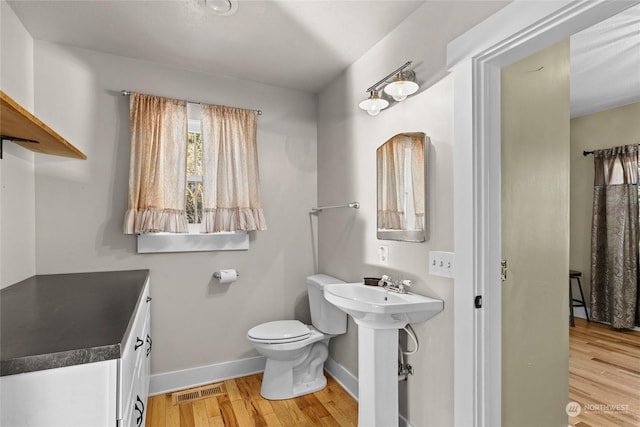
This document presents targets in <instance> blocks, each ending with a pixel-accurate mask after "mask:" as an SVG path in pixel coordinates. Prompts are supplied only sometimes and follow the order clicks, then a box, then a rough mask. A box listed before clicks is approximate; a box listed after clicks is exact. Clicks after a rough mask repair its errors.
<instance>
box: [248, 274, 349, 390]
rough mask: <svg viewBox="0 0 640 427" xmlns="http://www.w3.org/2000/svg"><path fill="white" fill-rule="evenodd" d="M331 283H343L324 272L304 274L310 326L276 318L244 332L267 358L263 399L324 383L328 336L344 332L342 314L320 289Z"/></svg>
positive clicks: (320, 386) (345, 328) (344, 321)
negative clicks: (307, 293)
mask: <svg viewBox="0 0 640 427" xmlns="http://www.w3.org/2000/svg"><path fill="white" fill-rule="evenodd" d="M331 283H344V282H343V281H342V280H340V279H336V278H335V277H331V276H328V275H325V274H317V275H314V276H309V277H307V287H308V290H309V306H310V309H311V321H312V325H305V324H304V323H302V322H300V321H298V320H277V321H273V322H267V323H262V324H260V325H257V326H255V327H253V328H251V329H250V330H249V331H248V332H247V338H248V339H249V340H250V341H251V342H252V343H253V345H254V346H255V348H256V350H257V351H258V353H260V354H261V355H263V356H265V358H266V359H267V361H266V365H265V369H264V376H263V378H262V386H261V388H260V394H261V395H262V397H264V398H265V399H269V400H282V399H291V398H294V397H298V396H302V395H304V394H308V393H313V392H316V391H318V390H322V389H323V388H324V387H325V386H326V385H327V379H326V377H325V376H324V362H325V361H326V360H327V357H328V355H329V349H328V345H329V339H330V338H331V337H333V336H336V335H339V334H344V333H345V332H346V331H347V317H346V314H345V313H344V312H343V311H341V310H339V309H337V308H336V307H335V306H333V305H332V304H330V303H329V302H328V301H326V300H325V299H324V294H323V288H324V286H325V285H328V284H331Z"/></svg>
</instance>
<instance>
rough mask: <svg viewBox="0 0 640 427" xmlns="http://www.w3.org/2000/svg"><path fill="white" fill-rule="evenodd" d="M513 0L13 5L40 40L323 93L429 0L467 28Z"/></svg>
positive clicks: (52, 1)
mask: <svg viewBox="0 0 640 427" xmlns="http://www.w3.org/2000/svg"><path fill="white" fill-rule="evenodd" d="M508 1H509V0H502V1H495V0H492V1H478V0H472V2H473V4H474V7H467V8H466V9H465V8H461V7H460V2H459V1H432V0H237V2H238V8H237V11H236V13H234V14H233V15H231V16H218V15H216V14H215V13H214V12H213V11H212V10H211V9H209V8H208V7H206V6H205V2H204V0H170V1H166V0H147V1H131V0H108V1H76V0H71V1H60V0H36V1H30V0H29V1H25V0H8V3H9V4H10V6H11V8H12V9H13V10H14V12H15V13H16V15H17V16H18V17H19V19H20V20H21V21H22V23H23V24H24V26H25V27H26V28H27V30H28V31H29V33H30V34H31V35H32V36H33V37H34V38H35V39H38V40H46V41H51V42H56V43H62V44H66V45H71V46H77V47H82V48H87V49H92V50H96V51H100V52H105V53H111V54H116V55H121V56H126V57H131V58H139V59H144V60H148V61H152V62H156V63H162V64H168V65H174V66H178V67H181V68H185V69H190V70H197V71H204V72H210V73H214V74H218V75H225V76H233V77H236V78H239V79H243V80H250V81H257V82H262V83H267V84H271V85H276V86H280V87H287V88H292V89H298V90H303V91H307V92H311V93H318V92H319V91H320V90H321V89H322V88H324V87H325V86H326V85H327V84H328V83H329V82H331V81H333V80H334V79H335V78H336V77H337V76H338V75H339V74H340V73H342V72H343V71H344V70H345V69H346V68H347V67H349V66H350V65H351V64H353V63H354V62H356V60H358V59H359V58H360V57H361V56H362V55H363V54H364V53H365V52H367V51H368V50H369V49H370V48H371V47H372V46H374V45H375V44H376V43H378V42H379V41H380V40H382V39H383V38H384V37H385V36H386V35H387V34H388V33H389V32H391V31H392V30H393V29H394V28H395V27H397V26H398V25H399V24H400V23H401V22H402V21H403V20H404V19H405V18H406V17H407V16H409V15H411V14H412V13H413V12H414V11H415V10H416V9H417V8H419V7H421V6H422V5H424V4H425V3H427V4H428V6H427V7H430V8H434V9H435V8H437V12H438V13H437V16H445V17H446V16H460V14H465V16H460V18H461V19H458V20H455V22H449V23H448V24H447V25H449V27H450V29H453V31H454V32H455V31H459V33H460V34H462V33H463V32H464V31H466V30H467V29H468V28H471V27H473V26H474V25H476V24H477V23H479V22H480V21H482V20H483V19H485V18H486V17H487V16H489V15H491V14H493V13H494V12H495V11H496V10H498V9H499V8H501V7H503V6H504V5H506V4H508ZM432 31H433V38H432V39H433V40H440V43H442V40H441V37H440V34H441V33H442V31H441V29H439V28H436V27H433V30H432ZM449 33H451V31H449ZM441 51H442V52H443V54H444V46H442V47H441ZM409 59H411V58H409ZM442 62H444V58H443V61H442Z"/></svg>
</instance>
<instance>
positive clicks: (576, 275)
mask: <svg viewBox="0 0 640 427" xmlns="http://www.w3.org/2000/svg"><path fill="white" fill-rule="evenodd" d="M581 276H582V272H581V271H578V270H569V310H570V311H571V316H570V317H569V324H570V325H571V326H575V325H576V324H575V321H574V319H573V308H574V307H584V314H586V315H587V322H591V320H589V312H588V311H587V304H586V302H585V299H584V293H582V283H580V277H581ZM571 279H576V280H577V281H578V290H580V298H582V299H577V298H574V297H573V289H572V286H571Z"/></svg>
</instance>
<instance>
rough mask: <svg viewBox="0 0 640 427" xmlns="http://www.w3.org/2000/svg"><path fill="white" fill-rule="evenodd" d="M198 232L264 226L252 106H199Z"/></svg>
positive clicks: (255, 127) (264, 227)
mask: <svg viewBox="0 0 640 427" xmlns="http://www.w3.org/2000/svg"><path fill="white" fill-rule="evenodd" d="M201 108H202V113H201V114H202V146H203V152H202V157H203V177H202V179H203V189H204V195H203V216H202V228H201V231H202V232H203V233H214V232H220V231H236V230H246V231H249V230H266V229H267V224H266V221H265V218H264V212H263V210H262V202H261V197H260V177H259V171H258V146H257V140H256V133H257V118H256V115H255V112H254V111H252V110H244V109H239V108H232V107H225V106H221V105H202V107H201Z"/></svg>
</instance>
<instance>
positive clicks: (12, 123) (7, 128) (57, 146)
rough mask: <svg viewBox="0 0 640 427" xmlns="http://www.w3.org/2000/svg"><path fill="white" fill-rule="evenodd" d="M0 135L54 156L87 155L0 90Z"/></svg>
mask: <svg viewBox="0 0 640 427" xmlns="http://www.w3.org/2000/svg"><path fill="white" fill-rule="evenodd" d="M0 107H1V108H0V135H2V139H3V140H10V141H12V142H14V143H16V144H18V145H20V146H22V147H24V148H26V149H27V150H31V151H35V152H36V153H44V154H52V155H54V156H63V157H72V158H75V159H83V160H84V159H86V158H87V156H86V155H85V154H84V153H83V152H82V151H80V150H78V149H77V148H76V147H74V146H73V145H71V143H70V142H69V141H67V140H66V139H64V138H63V137H61V136H60V135H58V133H56V132H55V131H54V130H53V129H51V128H50V127H49V126H47V125H46V124H44V123H43V122H42V121H41V120H39V119H38V118H37V117H36V116H34V115H33V114H31V113H30V112H28V111H27V110H25V109H24V108H22V106H21V105H20V104H18V103H17V102H15V101H14V100H13V99H11V98H10V97H9V96H7V94H5V93H4V92H3V91H1V90H0Z"/></svg>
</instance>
